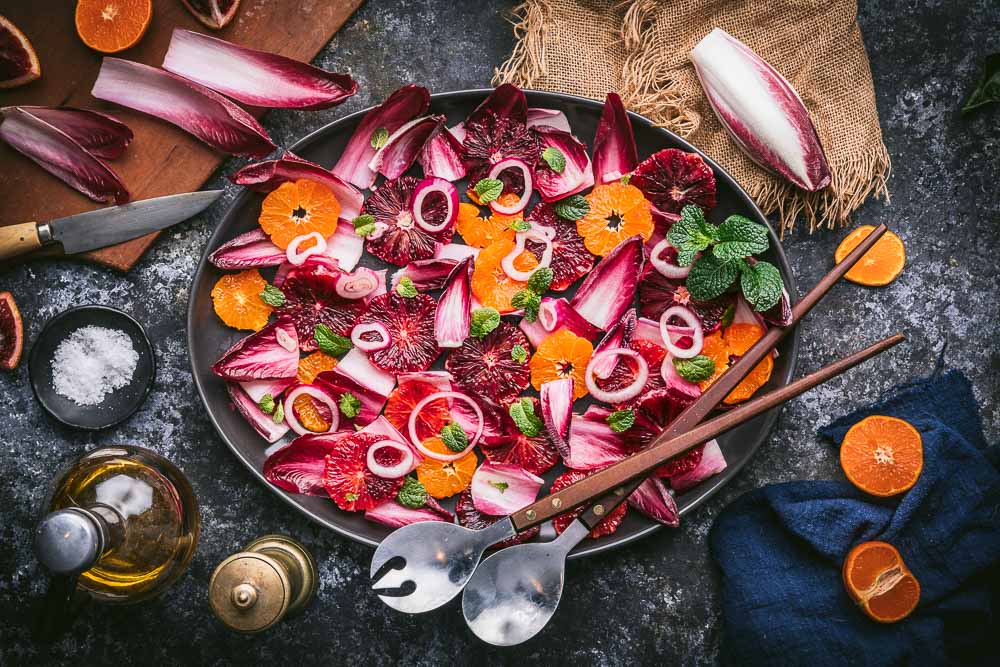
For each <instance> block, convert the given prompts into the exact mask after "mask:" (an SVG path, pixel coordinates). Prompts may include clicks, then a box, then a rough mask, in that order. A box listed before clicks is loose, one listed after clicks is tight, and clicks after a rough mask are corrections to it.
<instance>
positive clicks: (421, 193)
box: [410, 176, 458, 234]
mask: <svg viewBox="0 0 1000 667" xmlns="http://www.w3.org/2000/svg"><path fill="white" fill-rule="evenodd" d="M435 192H437V193H440V194H442V195H444V199H445V203H446V204H447V205H448V208H447V209H446V210H445V216H444V220H443V221H442V222H441V224H438V225H432V224H431V223H429V222H427V221H426V220H424V215H423V212H422V209H423V205H424V199H426V198H427V195H430V194H434V193H435ZM410 208H411V209H412V210H413V221H414V222H415V223H417V227H420V228H421V229H423V230H424V231H425V232H430V233H432V234H433V233H435V232H440V231H442V230H443V229H445V228H446V227H448V226H449V225H451V224H452V223H453V222H455V220H456V219H457V218H458V190H456V189H455V186H454V185H452V184H451V182H449V181H446V180H445V179H443V178H438V177H437V176H432V177H430V178H425V179H424V180H422V181H420V182H419V183H417V187H416V188H414V190H413V203H412V204H411V205H410Z"/></svg>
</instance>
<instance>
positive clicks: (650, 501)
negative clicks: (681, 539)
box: [628, 477, 681, 528]
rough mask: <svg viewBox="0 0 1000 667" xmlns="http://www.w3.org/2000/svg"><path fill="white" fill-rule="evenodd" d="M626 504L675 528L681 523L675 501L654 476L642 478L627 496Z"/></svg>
mask: <svg viewBox="0 0 1000 667" xmlns="http://www.w3.org/2000/svg"><path fill="white" fill-rule="evenodd" d="M628 504H629V505H631V506H632V507H634V508H636V509H637V510H639V511H640V512H642V513H643V514H645V515H646V516H648V517H649V518H650V519H652V520H654V521H657V522H659V523H662V524H663V525H665V526H670V527H671V528H676V527H677V526H679V525H681V515H680V512H679V511H678V510H677V501H675V500H674V497H673V496H672V495H670V491H668V490H667V487H666V486H664V485H663V482H661V481H660V480H659V479H658V478H656V477H647V478H646V479H645V480H643V482H642V484H640V485H639V488H637V489H636V490H635V491H633V492H632V494H631V495H630V496H629V497H628Z"/></svg>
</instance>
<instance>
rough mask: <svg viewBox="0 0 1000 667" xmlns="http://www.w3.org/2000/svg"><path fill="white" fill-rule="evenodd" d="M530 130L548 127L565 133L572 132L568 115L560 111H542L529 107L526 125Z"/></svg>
mask: <svg viewBox="0 0 1000 667" xmlns="http://www.w3.org/2000/svg"><path fill="white" fill-rule="evenodd" d="M525 124H526V125H527V126H528V127H529V128H531V127H538V126H539V125H547V126H548V127H553V128H555V129H557V130H562V131H563V132H572V129H571V128H570V126H569V120H567V119H566V114H564V113H563V112H562V111H559V110H558V109H542V108H540V107H528V121H527V123H525Z"/></svg>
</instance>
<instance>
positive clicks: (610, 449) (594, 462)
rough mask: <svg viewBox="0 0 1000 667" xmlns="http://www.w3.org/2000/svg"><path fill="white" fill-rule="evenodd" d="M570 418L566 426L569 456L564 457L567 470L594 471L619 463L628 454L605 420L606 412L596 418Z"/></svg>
mask: <svg viewBox="0 0 1000 667" xmlns="http://www.w3.org/2000/svg"><path fill="white" fill-rule="evenodd" d="M590 414H591V413H590V412H589V411H588V413H587V415H573V418H572V419H571V421H570V427H569V438H568V439H567V441H568V443H569V456H566V457H564V458H563V463H564V464H565V465H566V467H567V468H572V469H573V470H597V469H600V468H604V467H607V466H609V465H611V464H612V463H618V462H619V461H621V460H622V459H624V458H626V457H627V456H628V455H629V453H630V452H629V450H628V449H627V448H626V446H625V442H624V438H623V437H622V435H621V434H620V433H615V432H614V431H612V430H611V427H610V426H608V423H607V421H606V416H607V414H610V413H609V412H606V411H605V412H601V413H598V414H599V415H600V416H599V417H592V416H590Z"/></svg>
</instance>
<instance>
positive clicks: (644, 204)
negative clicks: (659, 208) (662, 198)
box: [576, 182, 653, 257]
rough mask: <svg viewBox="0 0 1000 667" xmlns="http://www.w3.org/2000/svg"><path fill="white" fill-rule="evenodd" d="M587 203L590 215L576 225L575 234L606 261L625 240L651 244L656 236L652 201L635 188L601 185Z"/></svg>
mask: <svg viewBox="0 0 1000 667" xmlns="http://www.w3.org/2000/svg"><path fill="white" fill-rule="evenodd" d="M586 200H587V201H588V202H589V203H590V211H589V212H588V213H587V215H585V216H583V217H582V218H580V219H579V220H577V221H576V231H577V232H579V234H580V236H582V237H583V244H584V245H585V246H587V250H589V251H590V252H592V253H593V254H595V255H597V256H598V257H603V256H604V255H607V254H608V253H609V252H611V251H612V250H614V249H615V248H616V247H618V245H619V244H620V243H621V242H622V241H624V240H625V239H627V238H629V237H632V236H635V235H636V234H638V235H639V236H641V237H642V240H643V241H648V240H649V237H650V236H652V234H653V214H652V213H651V211H650V204H649V201H647V200H646V198H645V197H644V196H643V194H642V191H641V190H639V188H637V187H635V186H634V185H626V184H625V183H621V182H614V183H608V184H607V185H598V186H597V187H596V188H594V189H593V190H592V191H591V192H590V194H589V195H587V196H586Z"/></svg>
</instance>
